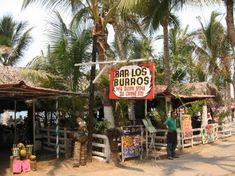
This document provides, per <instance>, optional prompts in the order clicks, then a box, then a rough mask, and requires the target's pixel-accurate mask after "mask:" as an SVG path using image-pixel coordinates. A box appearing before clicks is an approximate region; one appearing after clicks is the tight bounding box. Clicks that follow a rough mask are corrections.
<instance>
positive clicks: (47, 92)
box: [0, 66, 87, 100]
mask: <svg viewBox="0 0 235 176" xmlns="http://www.w3.org/2000/svg"><path fill="white" fill-rule="evenodd" d="M71 95H75V96H80V97H87V95H86V94H82V93H75V92H70V91H62V90H56V89H49V88H44V87H38V86H37V85H35V84H34V83H32V82H31V81H30V80H29V79H27V77H26V76H25V75H24V74H23V68H18V67H10V66H0V99H16V100H18V99H38V98H52V97H60V96H71Z"/></svg>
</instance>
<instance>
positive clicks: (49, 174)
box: [4, 136, 235, 176]
mask: <svg viewBox="0 0 235 176" xmlns="http://www.w3.org/2000/svg"><path fill="white" fill-rule="evenodd" d="M179 156H180V158H176V159H174V160H167V159H165V158H164V157H162V158H161V159H160V160H153V159H152V160H151V159H149V160H141V161H140V160H130V161H127V162H125V163H124V164H122V165H121V166H120V167H114V166H112V165H111V164H107V163H103V162H99V161H94V162H92V163H88V165H87V166H83V167H79V168H73V167H72V161H71V160H66V161H55V160H54V161H53V160H52V161H43V162H39V163H38V170H37V171H35V172H32V171H31V172H29V173H25V174H20V175H25V176H29V175H32V176H44V175H45V176H168V175H170V176H225V175H226V176H227V175H229V176H232V175H235V136H233V137H230V138H227V139H225V140H223V141H222V140H220V141H218V142H216V143H215V144H211V145H210V144H207V145H200V146H195V147H193V148H192V149H186V150H185V151H184V152H180V155H179ZM4 174H5V175H12V174H10V172H9V169H7V170H6V171H5V173H4Z"/></svg>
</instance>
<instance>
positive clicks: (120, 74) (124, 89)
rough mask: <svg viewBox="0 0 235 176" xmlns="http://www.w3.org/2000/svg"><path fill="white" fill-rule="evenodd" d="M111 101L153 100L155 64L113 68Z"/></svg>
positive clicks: (110, 89)
mask: <svg viewBox="0 0 235 176" xmlns="http://www.w3.org/2000/svg"><path fill="white" fill-rule="evenodd" d="M109 98H110V99H120V98H125V99H153V98H154V64H141V65H129V66H122V67H121V68H119V69H118V68H112V69H111V71H110V86H109Z"/></svg>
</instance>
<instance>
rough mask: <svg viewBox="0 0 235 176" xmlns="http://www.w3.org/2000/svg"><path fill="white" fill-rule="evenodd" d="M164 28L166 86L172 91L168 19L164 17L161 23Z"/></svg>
mask: <svg viewBox="0 0 235 176" xmlns="http://www.w3.org/2000/svg"><path fill="white" fill-rule="evenodd" d="M161 25H162V27H163V37H164V41H163V42H164V57H163V65H164V66H163V67H164V84H165V85H167V86H168V87H169V89H170V78H171V73H170V58H169V55H170V54H169V41H168V40H169V36H168V17H164V19H163V20H162V22H161Z"/></svg>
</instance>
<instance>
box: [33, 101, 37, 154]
mask: <svg viewBox="0 0 235 176" xmlns="http://www.w3.org/2000/svg"><path fill="white" fill-rule="evenodd" d="M35 127H36V124H35V100H33V152H34V153H35V144H36V143H35V141H36V140H35V139H36V138H35V137H36V136H35V135H36V133H35Z"/></svg>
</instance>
